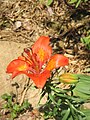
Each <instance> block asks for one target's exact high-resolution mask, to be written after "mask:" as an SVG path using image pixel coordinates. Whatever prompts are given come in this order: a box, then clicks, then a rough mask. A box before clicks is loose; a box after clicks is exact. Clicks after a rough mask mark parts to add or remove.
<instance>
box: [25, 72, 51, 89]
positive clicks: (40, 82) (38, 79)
mask: <svg viewBox="0 0 90 120" xmlns="http://www.w3.org/2000/svg"><path fill="white" fill-rule="evenodd" d="M27 75H28V76H29V77H30V78H31V79H32V80H33V82H34V83H35V85H36V86H37V87H38V88H43V87H44V85H45V83H46V81H47V79H48V78H49V77H50V71H44V72H42V73H40V74H27Z"/></svg>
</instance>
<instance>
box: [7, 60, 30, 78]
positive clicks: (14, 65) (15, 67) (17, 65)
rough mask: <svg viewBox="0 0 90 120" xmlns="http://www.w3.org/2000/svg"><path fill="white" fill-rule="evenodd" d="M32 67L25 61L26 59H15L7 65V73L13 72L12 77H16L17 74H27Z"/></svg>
mask: <svg viewBox="0 0 90 120" xmlns="http://www.w3.org/2000/svg"><path fill="white" fill-rule="evenodd" d="M29 69H30V67H29V64H28V63H27V62H26V61H24V60H20V59H15V60H13V61H12V62H10V64H9V65H8V66H7V71H6V72H7V73H11V74H12V78H14V77H15V76H17V75H19V74H22V73H24V74H26V72H27V71H28V70H29Z"/></svg>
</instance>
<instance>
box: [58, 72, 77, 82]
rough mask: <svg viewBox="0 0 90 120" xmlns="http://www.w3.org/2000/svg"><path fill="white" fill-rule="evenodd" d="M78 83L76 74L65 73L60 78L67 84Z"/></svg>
mask: <svg viewBox="0 0 90 120" xmlns="http://www.w3.org/2000/svg"><path fill="white" fill-rule="evenodd" d="M78 81H79V79H78V77H77V75H75V74H71V73H64V74H62V75H61V76H60V82H63V83H66V84H73V83H77V82H78Z"/></svg>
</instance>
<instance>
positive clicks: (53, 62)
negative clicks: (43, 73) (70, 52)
mask: <svg viewBox="0 0 90 120" xmlns="http://www.w3.org/2000/svg"><path fill="white" fill-rule="evenodd" d="M68 62H69V60H68V58H67V57H65V56H63V55H60V54H55V55H54V56H52V57H51V59H50V61H49V62H48V64H47V66H46V70H49V71H51V70H53V69H55V68H58V67H61V66H65V65H68Z"/></svg>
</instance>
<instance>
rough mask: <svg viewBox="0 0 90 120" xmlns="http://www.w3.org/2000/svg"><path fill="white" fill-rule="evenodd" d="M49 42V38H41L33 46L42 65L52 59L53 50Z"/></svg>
mask: <svg viewBox="0 0 90 120" xmlns="http://www.w3.org/2000/svg"><path fill="white" fill-rule="evenodd" d="M49 41H50V38H49V37H45V36H41V37H40V38H39V39H38V40H37V41H36V42H35V44H34V45H33V46H32V50H33V53H35V54H37V59H38V61H40V62H42V63H44V62H46V61H47V60H48V59H49V58H50V57H51V53H52V48H51V46H50V45H49Z"/></svg>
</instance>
